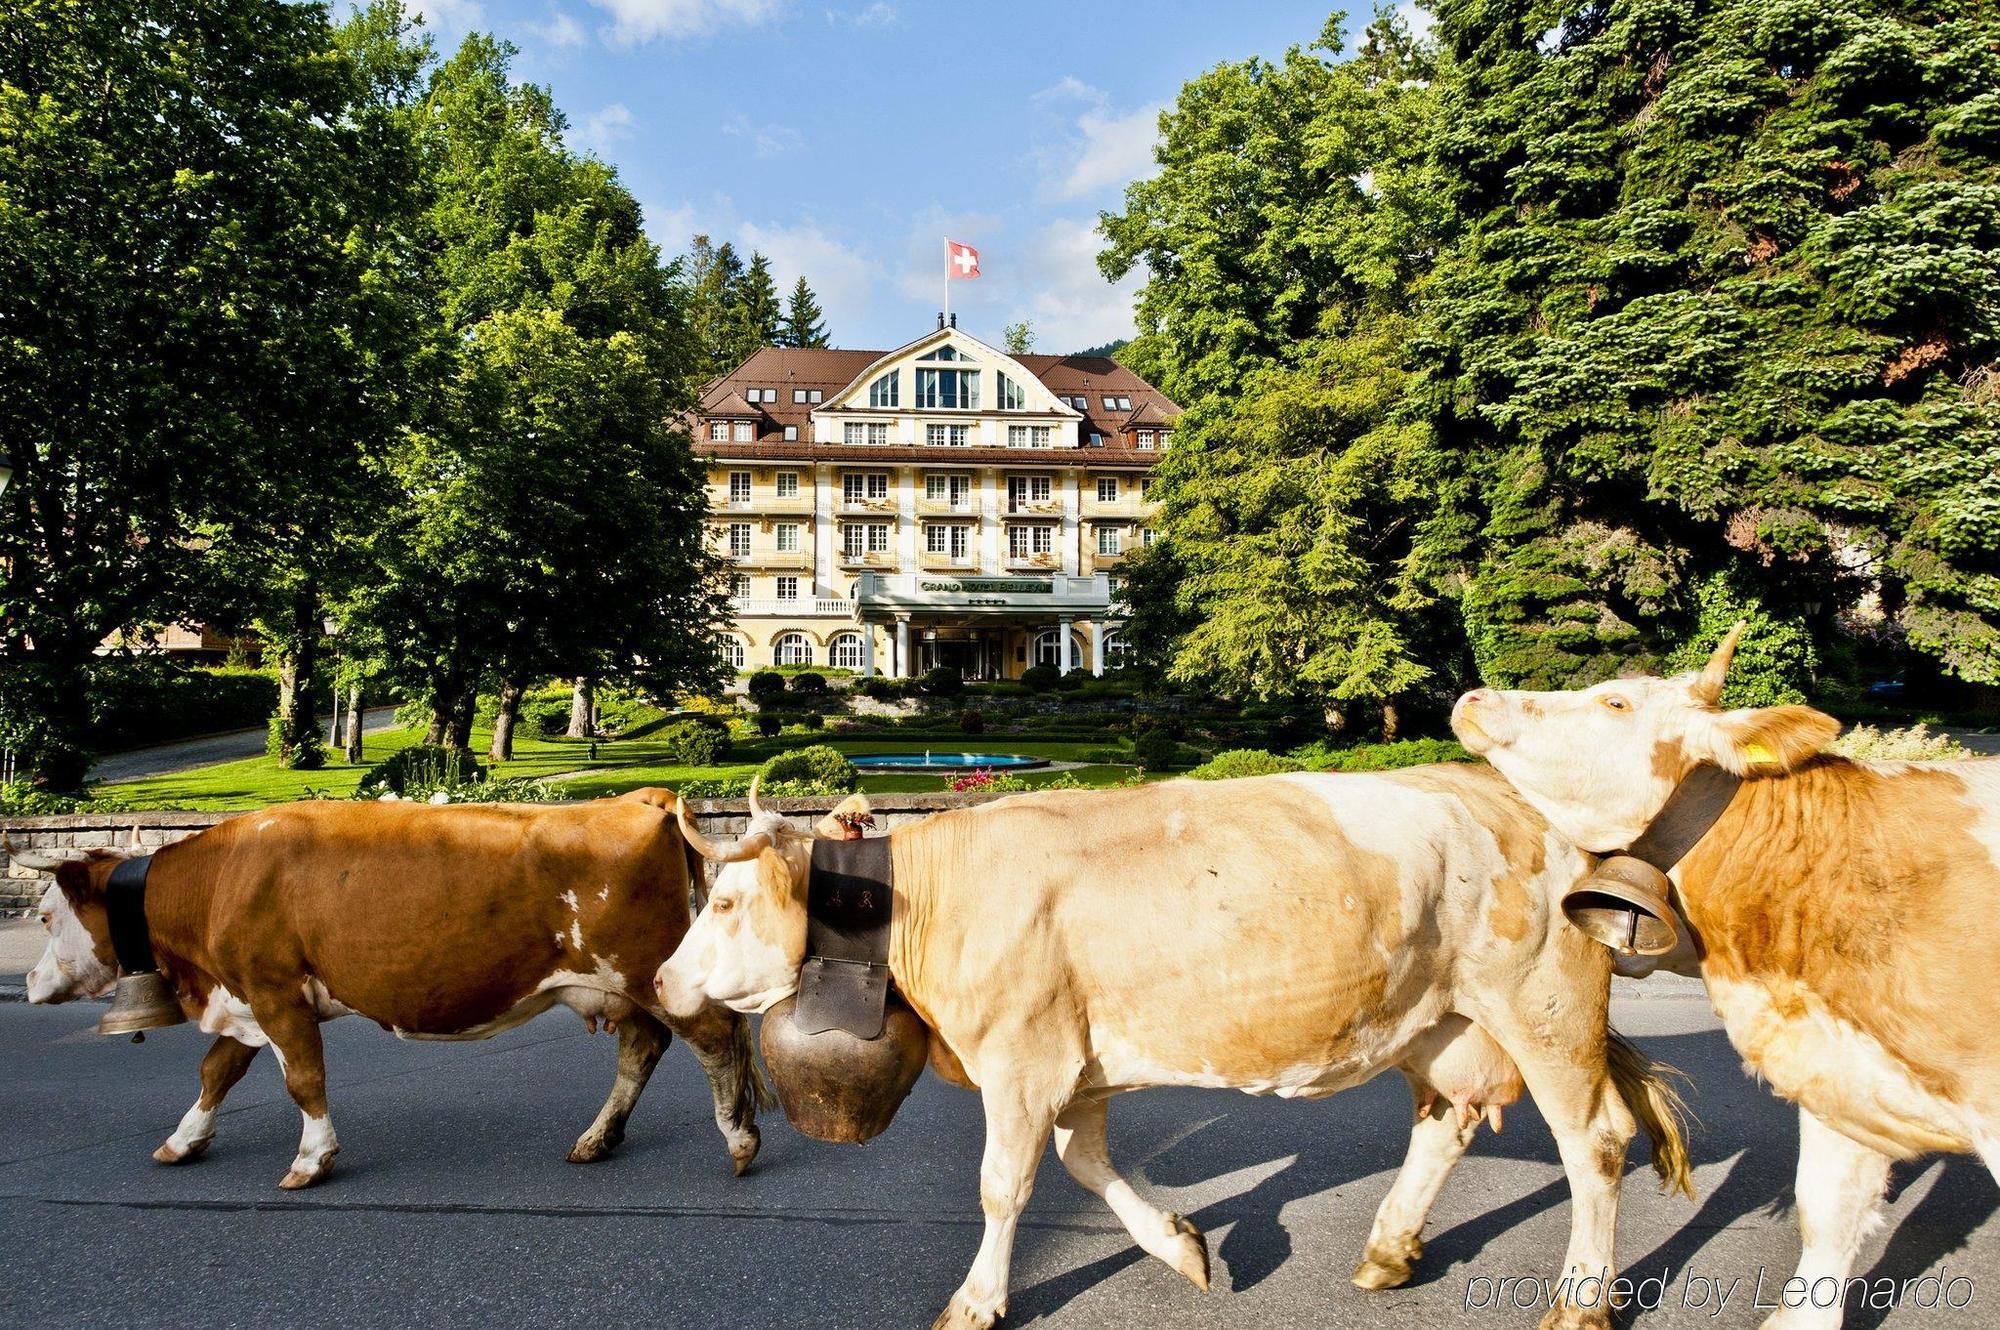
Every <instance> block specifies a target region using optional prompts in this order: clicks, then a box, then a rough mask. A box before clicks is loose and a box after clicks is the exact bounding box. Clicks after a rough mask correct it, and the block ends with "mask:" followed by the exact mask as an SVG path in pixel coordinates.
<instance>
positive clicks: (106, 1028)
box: [97, 831, 187, 1042]
mask: <svg viewBox="0 0 2000 1330" xmlns="http://www.w3.org/2000/svg"><path fill="white" fill-rule="evenodd" d="M133 834H134V835H135V836H136V835H137V832H136V831H135V832H134V833H133ZM152 866H153V856H151V855H149V854H147V855H136V856H134V857H133V858H130V859H126V860H124V861H123V862H121V863H119V864H118V866H117V867H115V868H113V869H112V870H111V877H110V879H109V880H108V881H106V883H105V884H104V908H105V916H106V919H107V922H108V923H109V926H110V929H111V950H112V951H113V952H114V953H115V954H116V955H117V957H118V969H119V971H120V974H119V976H118V989H117V991H116V992H115V993H113V994H112V998H111V1010H109V1011H107V1012H105V1013H104V1015H103V1017H102V1018H101V1019H100V1020H99V1021H98V1022H97V1032H98V1033H99V1034H138V1033H140V1032H141V1031H144V1030H156V1029H158V1028H159V1027H161V1026H163V1025H179V1024H181V1023H182V1022H184V1021H186V1020H187V1015H186V1013H184V1012H183V1011H182V1010H181V1004H180V1001H179V999H178V998H176V997H175V996H174V990H173V987H172V985H170V984H168V983H167V981H166V978H165V977H164V976H163V975H161V973H160V971H159V967H158V965H157V964H156V963H155V962H154V960H153V944H152V940H151V938H150V937H149V936H148V935H147V931H146V877H147V874H148V873H150V872H151V870H152ZM134 1042H137V1041H136V1040H135V1041H134Z"/></svg>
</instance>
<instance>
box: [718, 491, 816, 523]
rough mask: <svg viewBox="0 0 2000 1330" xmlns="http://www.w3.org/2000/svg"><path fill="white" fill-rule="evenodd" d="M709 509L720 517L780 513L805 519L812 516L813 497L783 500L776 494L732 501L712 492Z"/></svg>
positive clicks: (798, 495) (798, 496)
mask: <svg viewBox="0 0 2000 1330" xmlns="http://www.w3.org/2000/svg"><path fill="white" fill-rule="evenodd" d="M708 507H709V511H710V512H712V513H715V514H717V515H718V516H719V515H721V514H724V513H779V514H796V515H798V516H800V517H804V516H807V515H809V514H811V512H812V510H813V501H812V496H810V495H806V494H796V495H792V496H790V497H788V498H782V499H781V498H779V497H778V496H777V495H775V494H753V495H751V496H750V497H749V498H747V499H732V498H730V497H728V496H727V495H725V494H717V493H715V492H714V491H710V493H709V496H708Z"/></svg>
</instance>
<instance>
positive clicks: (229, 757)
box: [90, 707, 396, 783]
mask: <svg viewBox="0 0 2000 1330" xmlns="http://www.w3.org/2000/svg"><path fill="white" fill-rule="evenodd" d="M331 723H332V718H331V717H329V716H322V717H320V720H319V728H320V730H321V732H322V733H324V732H325V730H326V727H327V726H328V725H329V724H331ZM395 725H396V708H394V707H371V708H366V709H364V710H363V711H362V713H361V732H362V733H363V734H377V733H380V732H381V731H383V730H388V729H394V728H395ZM264 740H265V731H264V730H263V729H261V728H259V729H254V730H231V731H229V732H228V733H227V734H208V735H203V736H202V737H201V738H199V739H183V740H181V741H180V742H179V743H170V744H159V745H157V746H155V747H152V748H134V749H132V750H131V751H130V752H126V753H112V754H110V755H109V756H106V757H101V758H99V759H98V760H97V762H96V764H95V765H94V766H92V767H91V769H90V779H91V780H92V781H94V782H104V783H109V782H112V781H121V780H144V779H145V778H146V777H148V776H165V775H168V774H170V773H172V772H176V771H186V770H188V769H189V768H191V767H205V766H210V765H213V764H214V763H217V762H234V761H236V760H237V759H238V758H244V757H255V756H257V754H259V753H261V752H263V751H264Z"/></svg>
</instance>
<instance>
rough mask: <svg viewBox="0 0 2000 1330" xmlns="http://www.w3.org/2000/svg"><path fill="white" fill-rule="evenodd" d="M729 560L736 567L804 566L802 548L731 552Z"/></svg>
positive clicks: (804, 556) (804, 559)
mask: <svg viewBox="0 0 2000 1330" xmlns="http://www.w3.org/2000/svg"><path fill="white" fill-rule="evenodd" d="M729 562H730V563H732V564H734V565H735V566H736V567H738V568H804V567H805V566H806V552H805V551H804V550H751V551H750V552H749V553H748V554H731V555H730V556H729Z"/></svg>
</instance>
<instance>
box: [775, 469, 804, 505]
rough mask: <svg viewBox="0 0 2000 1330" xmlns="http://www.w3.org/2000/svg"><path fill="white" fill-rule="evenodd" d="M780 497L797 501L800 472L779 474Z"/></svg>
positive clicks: (781, 472) (782, 472)
mask: <svg viewBox="0 0 2000 1330" xmlns="http://www.w3.org/2000/svg"><path fill="white" fill-rule="evenodd" d="M778 497H779V498H781V499H796V498H798V497H799V473H798V472H796V471H780V472H779V473H778Z"/></svg>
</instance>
